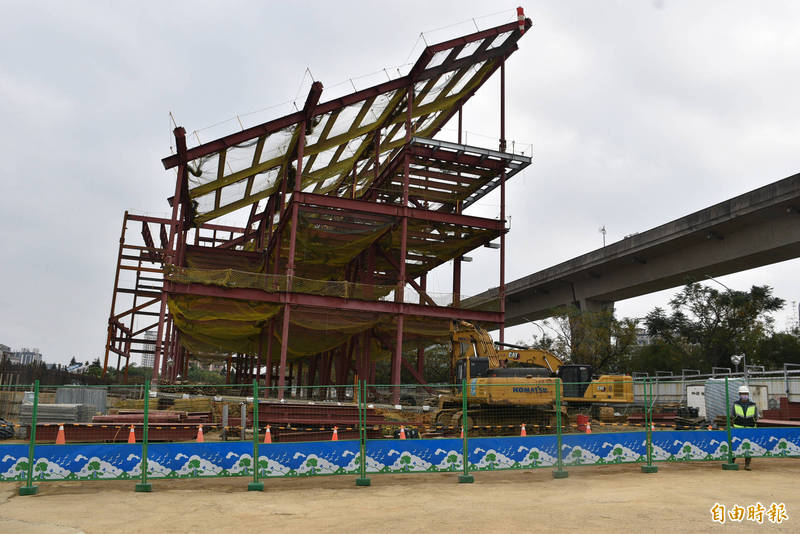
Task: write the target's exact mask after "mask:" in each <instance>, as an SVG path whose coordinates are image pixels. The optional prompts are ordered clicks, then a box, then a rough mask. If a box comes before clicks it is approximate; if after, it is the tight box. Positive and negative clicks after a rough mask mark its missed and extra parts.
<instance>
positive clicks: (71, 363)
mask: <svg viewBox="0 0 800 534" xmlns="http://www.w3.org/2000/svg"><path fill="white" fill-rule="evenodd" d="M76 363H78V362H76V361H75V356H73V357H72V359H71V360H70V361H69V364H70V365H75V364H76Z"/></svg>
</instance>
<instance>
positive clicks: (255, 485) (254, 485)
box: [247, 380, 264, 491]
mask: <svg viewBox="0 0 800 534" xmlns="http://www.w3.org/2000/svg"><path fill="white" fill-rule="evenodd" d="M247 491H264V483H263V482H259V481H258V380H253V481H252V482H251V483H249V484H248V485H247Z"/></svg>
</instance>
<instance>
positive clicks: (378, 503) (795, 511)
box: [0, 459, 800, 534]
mask: <svg viewBox="0 0 800 534" xmlns="http://www.w3.org/2000/svg"><path fill="white" fill-rule="evenodd" d="M740 461H741V460H740ZM753 467H754V470H753V471H750V472H747V471H744V470H741V471H723V470H722V469H721V468H720V464H719V463H717V462H711V463H695V464H688V465H686V464H681V465H675V464H671V465H665V464H659V472H658V473H656V474H642V473H641V472H640V470H639V466H638V465H616V466H600V467H582V468H574V469H570V474H569V478H567V479H562V480H554V479H553V478H552V475H551V471H550V470H549V469H541V470H536V471H511V472H509V471H504V472H494V473H476V474H475V483H474V484H458V482H457V476H456V475H452V474H416V475H382V476H381V475H377V476H373V477H372V486H371V487H362V488H357V487H356V486H355V482H354V480H355V479H354V478H353V477H349V476H348V477H320V478H313V479H293V480H267V481H266V484H265V491H264V492H263V493H259V492H247V491H246V488H247V480H245V479H213V480H179V481H178V480H171V481H164V480H156V481H154V482H153V493H150V494H145V493H134V491H133V482H116V481H114V482H90V483H87V482H83V483H77V482H49V483H42V484H40V485H39V495H37V496H33V497H19V496H18V495H17V488H18V486H19V485H18V484H11V483H5V484H0V533H17V534H34V533H36V534H45V533H47V534H50V533H54V534H55V533H80V532H85V533H114V534H125V533H133V532H147V533H160V532H214V533H215V534H216V533H223V532H237V533H240V532H248V531H253V532H275V531H277V532H286V531H294V532H308V531H313V532H354V531H360V532H403V533H406V532H431V531H433V532H512V531H513V532H547V531H557V532H593V533H600V532H620V530H621V529H625V530H628V531H630V532H647V531H651V532H653V531H655V532H665V531H672V532H712V531H713V532H719V531H720V529H723V528H725V529H733V530H735V531H737V532H750V531H753V532H760V531H762V529H769V530H770V531H772V529H774V530H778V531H782V532H798V531H800V489H798V485H797V481H798V479H800V460H796V459H769V460H758V459H756V460H754V461H753ZM716 502H719V503H721V504H724V505H726V506H728V507H730V506H732V505H734V504H739V505H741V506H745V507H746V506H748V505H751V504H755V503H756V502H761V503H762V504H763V505H764V506H765V507H767V508H768V507H769V506H770V504H771V503H772V502H776V503H784V504H785V505H786V511H787V513H788V516H789V519H788V520H786V521H784V522H783V523H782V524H780V525H774V524H771V523H769V522H768V521H767V519H766V518H765V520H764V524H763V525H759V524H758V523H754V522H749V521H746V520H745V521H743V522H742V523H741V524H736V523H731V522H730V521H728V522H726V524H725V525H724V526H723V525H719V524H717V523H713V522H712V520H711V512H710V508H711V507H712V506H713V505H714V504H715V503H716Z"/></svg>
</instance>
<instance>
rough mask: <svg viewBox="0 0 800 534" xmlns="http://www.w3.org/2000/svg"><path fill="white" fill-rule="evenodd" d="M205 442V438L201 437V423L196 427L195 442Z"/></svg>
mask: <svg viewBox="0 0 800 534" xmlns="http://www.w3.org/2000/svg"><path fill="white" fill-rule="evenodd" d="M203 442H205V438H203V425H200V426H199V427H197V443H203Z"/></svg>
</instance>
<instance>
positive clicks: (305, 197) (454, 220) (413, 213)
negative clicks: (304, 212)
mask: <svg viewBox="0 0 800 534" xmlns="http://www.w3.org/2000/svg"><path fill="white" fill-rule="evenodd" d="M292 200H296V201H297V202H300V203H301V204H308V205H312V206H324V207H329V208H338V209H343V210H348V211H361V212H366V213H375V214H378V215H389V216H391V217H409V218H410V219H416V220H420V221H429V222H438V223H447V224H455V225H458V226H473V227H476V228H483V229H486V230H494V231H498V232H502V231H504V230H505V228H504V225H503V223H502V221H497V220H494V219H486V218H483V217H475V216H472V215H457V214H454V213H442V212H439V211H431V210H424V209H419V208H409V207H403V206H395V205H392V204H380V203H377V202H367V201H362V200H352V199H349V198H340V197H331V196H327V195H315V194H313V193H296V194H295V195H293V196H292Z"/></svg>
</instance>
